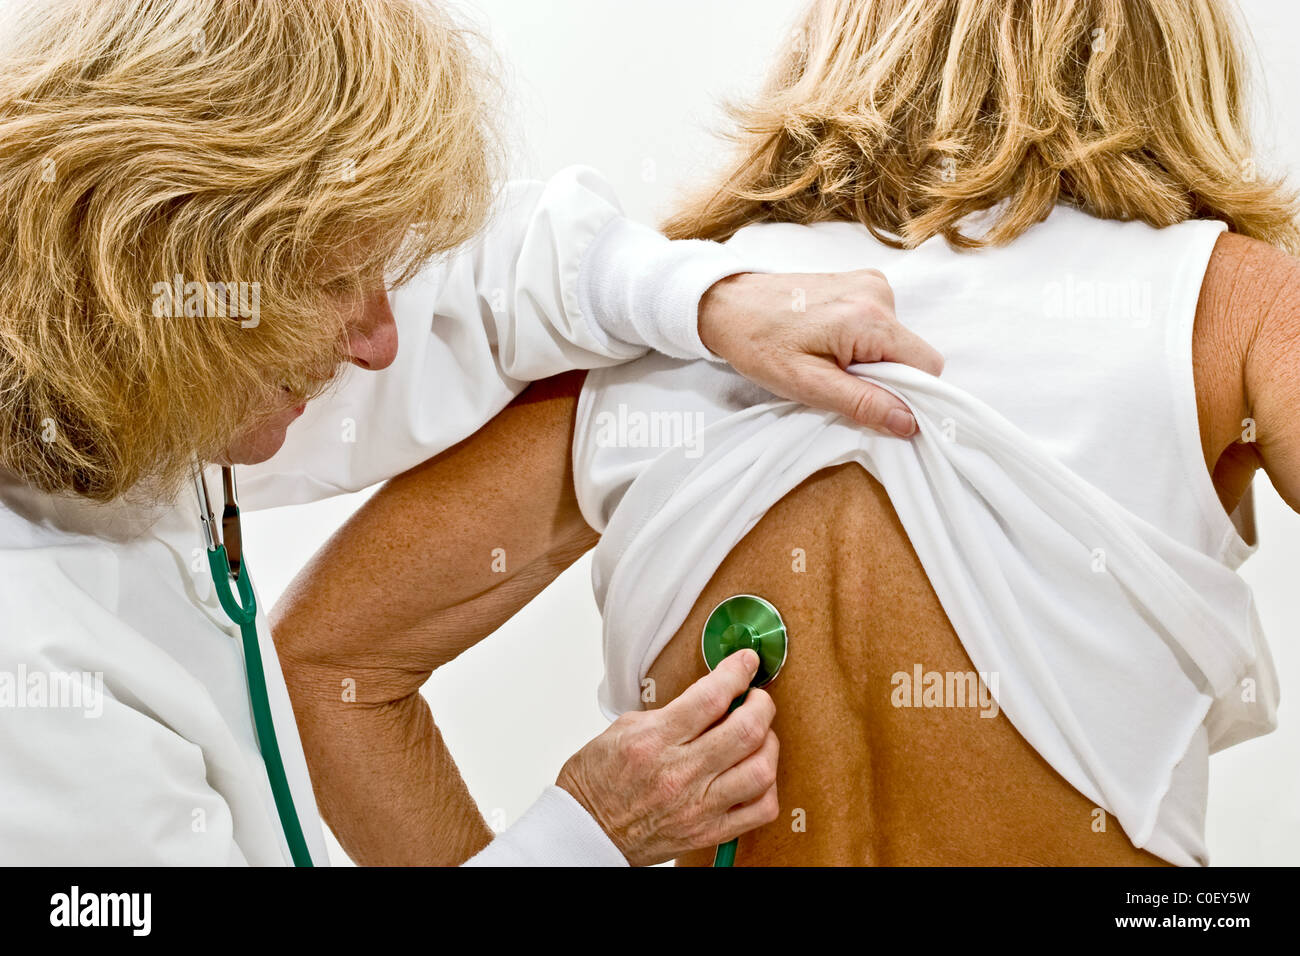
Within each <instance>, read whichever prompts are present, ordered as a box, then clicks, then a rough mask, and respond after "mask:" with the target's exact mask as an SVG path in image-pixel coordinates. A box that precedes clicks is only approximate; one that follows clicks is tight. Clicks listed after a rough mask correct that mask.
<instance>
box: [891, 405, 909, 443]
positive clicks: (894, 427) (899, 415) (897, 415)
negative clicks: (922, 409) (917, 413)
mask: <svg viewBox="0 0 1300 956" xmlns="http://www.w3.org/2000/svg"><path fill="white" fill-rule="evenodd" d="M885 427H886V428H888V429H889V430H890V431H891V432H893V433H894V434H895V435H897V436H898V437H899V438H911V437H912V435H913V434H914V433H915V432H916V419H915V418H913V417H912V415H911V413H909V412H905V411H903V410H902V409H901V408H896V409H894V410H893V411H892V412H890V413H889V414H888V415H886V416H885Z"/></svg>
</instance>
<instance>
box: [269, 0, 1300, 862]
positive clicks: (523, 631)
mask: <svg viewBox="0 0 1300 956" xmlns="http://www.w3.org/2000/svg"><path fill="white" fill-rule="evenodd" d="M460 3H461V5H462V6H463V7H465V8H467V9H468V10H469V11H470V15H471V17H472V18H473V19H474V21H475V22H477V23H478V24H479V25H480V26H482V27H483V28H484V29H485V30H486V31H487V32H488V33H489V35H490V36H491V38H492V41H493V43H494V45H495V47H496V48H497V50H499V51H500V52H501V53H502V54H503V58H504V60H505V61H506V62H507V63H508V64H509V66H510V69H511V77H510V85H511V87H512V89H513V91H514V107H513V108H514V116H515V126H516V128H517V129H518V130H519V137H521V139H520V148H519V149H517V150H516V152H515V154H514V155H513V157H512V162H513V174H514V175H516V176H527V177H531V178H544V177H547V176H549V175H551V174H552V173H554V172H556V171H557V170H559V169H561V168H562V167H564V166H567V165H571V164H574V163H583V164H586V165H590V166H594V167H595V168H596V169H598V170H600V171H601V172H602V173H603V174H604V175H605V176H606V177H608V179H609V180H610V181H611V182H612V183H613V184H614V186H615V187H616V189H617V191H618V194H619V196H620V197H621V199H622V201H623V204H624V207H625V208H626V210H627V212H628V214H629V215H630V216H632V217H633V218H636V219H639V220H641V221H643V222H650V223H654V222H657V221H658V219H659V217H660V216H661V215H662V214H663V213H665V212H666V211H667V210H668V209H669V207H670V205H671V201H672V198H673V196H674V194H675V192H676V191H677V190H679V189H681V188H682V187H684V186H686V185H687V184H689V183H690V182H692V181H693V180H694V179H697V178H698V177H699V176H700V175H702V174H703V173H704V172H705V171H707V170H708V169H710V168H713V167H714V166H715V165H716V164H717V163H718V162H719V160H720V158H721V156H722V153H721V152H720V148H719V146H718V141H717V140H716V139H715V138H714V137H713V136H712V135H711V131H712V130H714V129H716V128H717V127H718V126H719V124H720V122H721V117H720V113H719V112H718V110H717V104H718V102H719V100H720V99H721V98H722V97H726V96H736V95H740V94H743V93H744V92H745V91H747V90H750V89H752V88H754V87H755V86H756V84H757V83H758V81H759V80H760V79H761V77H762V76H763V74H764V72H765V70H766V66H767V64H768V62H769V60H770V58H771V54H772V52H773V51H774V50H775V49H776V48H777V46H778V45H779V44H780V43H781V41H782V40H783V39H784V37H785V36H787V35H788V32H789V30H790V29H791V27H792V24H793V22H794V19H795V17H796V15H797V14H798V12H799V10H800V9H801V8H802V3H801V2H799V0H655V2H654V3H630V2H610V0H460ZM1243 12H1244V14H1245V18H1246V22H1247V23H1248V25H1249V27H1250V29H1251V32H1252V33H1253V35H1254V40H1255V43H1256V46H1257V53H1256V54H1255V60H1256V67H1257V69H1256V76H1257V78H1259V79H1260V80H1261V81H1262V82H1261V83H1260V86H1261V90H1260V94H1261V95H1260V96H1259V104H1260V105H1259V117H1260V118H1259V120H1258V122H1257V132H1258V138H1259V147H1260V160H1261V163H1260V164H1261V166H1262V167H1268V166H1270V165H1271V166H1273V167H1277V168H1286V169H1290V170H1300V112H1297V111H1296V110H1295V108H1294V102H1295V97H1296V96H1297V95H1300V61H1298V60H1297V58H1296V57H1295V55H1294V45H1295V38H1296V36H1297V35H1298V34H1300V9H1298V8H1297V6H1296V5H1295V4H1293V3H1291V2H1289V0H1245V3H1244V4H1243ZM863 265H864V267H865V266H868V265H870V263H864V264H863ZM904 319H905V317H904ZM1255 488H1256V495H1257V500H1258V519H1259V528H1260V539H1261V548H1260V552H1259V553H1258V554H1257V555H1255V556H1254V557H1253V558H1251V559H1250V560H1249V561H1248V562H1247V563H1246V565H1245V567H1244V568H1243V574H1244V576H1245V578H1246V579H1247V580H1248V581H1249V582H1250V583H1251V585H1252V586H1253V587H1254V589H1255V594H1256V598H1257V601H1258V604H1259V610H1260V616H1261V618H1262V620H1263V623H1264V628H1265V632H1266V633H1267V634H1268V636H1269V638H1270V641H1271V646H1272V649H1273V654H1274V658H1275V660H1276V662H1277V665H1278V670H1279V674H1280V678H1281V683H1282V700H1283V705H1282V707H1281V711H1280V717H1279V720H1280V725H1281V726H1280V729H1279V730H1278V731H1277V732H1276V733H1274V734H1272V735H1270V736H1268V737H1264V738H1261V739H1257V740H1253V741H1249V742H1247V743H1245V744H1242V745H1240V746H1238V747H1235V748H1232V749H1231V750H1228V751H1225V752H1223V753H1220V754H1218V755H1216V756H1214V757H1212V758H1211V761H1210V768H1211V778H1210V808H1209V819H1208V840H1209V846H1210V858H1211V862H1212V863H1213V864H1216V865H1223V864H1297V863H1300V769H1298V768H1300V761H1297V756H1300V724H1298V723H1297V718H1296V716H1295V711H1294V708H1293V707H1292V706H1291V705H1290V700H1291V694H1292V693H1294V692H1295V690H1294V689H1295V688H1296V687H1297V686H1300V684H1298V682H1300V648H1297V644H1296V627H1295V621H1296V617H1297V613H1298V612H1300V517H1297V516H1296V515H1295V514H1293V513H1292V512H1291V511H1290V510H1289V509H1288V508H1286V506H1285V505H1284V504H1282V502H1281V500H1280V499H1279V498H1278V497H1277V495H1276V493H1275V492H1274V491H1273V489H1272V487H1271V486H1270V485H1269V483H1268V480H1267V478H1266V477H1265V476H1264V475H1263V474H1261V475H1260V476H1259V478H1258V479H1257V480H1256V483H1255ZM361 500H362V496H351V497H349V498H342V499H335V500H333V501H328V502H323V503H321V504H318V505H309V506H304V507H297V508H286V509H281V510H279V511H275V512H266V513H259V514H250V515H248V517H247V518H246V526H247V530H246V535H247V537H248V539H249V546H250V547H251V548H255V549H256V552H255V553H257V554H258V555H259V558H258V568H259V574H258V582H259V585H260V588H261V590H262V593H263V597H264V599H265V600H267V601H268V602H269V601H273V600H275V599H276V598H277V597H278V596H279V595H280V593H281V590H282V589H283V587H284V586H285V585H286V584H287V583H288V581H289V580H290V578H291V577H292V576H293V574H294V573H295V571H296V569H297V568H298V567H300V566H301V565H302V564H303V562H304V561H305V560H306V559H307V557H308V556H309V555H310V553H311V552H312V551H313V550H315V548H316V547H318V546H319V545H320V544H321V543H322V542H323V541H324V540H325V538H326V537H328V535H329V533H330V532H331V531H332V530H333V528H335V527H337V526H338V524H339V523H340V522H342V520H343V519H344V518H345V517H346V516H347V515H348V514H350V513H351V511H352V510H353V509H354V508H356V507H357V505H358V504H359V503H360V501H361ZM600 673H601V659H600V622H599V617H598V615H597V613H596V608H595V604H594V601H593V599H592V596H591V588H590V563H589V561H588V560H587V559H583V560H582V561H580V562H578V564H576V565H575V566H574V567H572V568H570V569H569V571H567V572H566V573H565V574H564V575H562V576H561V577H560V578H559V579H558V580H557V581H556V582H555V583H554V584H553V585H552V586H551V587H550V588H548V589H547V590H546V591H545V592H544V593H543V594H542V595H540V596H539V597H538V598H537V599H536V600H535V601H533V603H532V604H530V605H529V606H528V607H527V608H525V609H524V610H523V611H522V612H521V613H520V614H519V615H517V616H516V617H515V618H514V619H513V620H512V621H510V622H509V623H508V624H507V625H506V626H505V627H503V628H502V629H501V630H500V631H498V632H497V633H496V634H494V635H493V636H492V637H491V638H489V639H488V640H485V641H484V642H482V643H481V644H480V645H478V646H477V647H476V648H474V649H472V650H471V651H469V652H467V653H466V654H464V655H463V656H462V657H461V658H460V659H458V660H457V661H455V662H453V663H452V664H450V665H448V666H446V667H444V668H442V669H441V670H439V671H438V672H437V673H435V674H434V676H433V679H432V680H431V681H430V682H429V684H428V685H427V687H426V688H425V696H426V697H427V698H428V700H429V702H430V704H431V706H432V707H433V711H434V715H435V717H436V719H437V722H438V724H439V726H440V727H441V728H442V730H443V732H444V734H445V736H446V739H447V741H448V744H449V746H450V747H451V749H452V752H453V753H454V755H455V757H456V759H457V761H458V762H459V764H460V767H461V770H462V771H463V773H464V775H465V779H466V781H467V782H468V784H469V788H470V790H471V792H472V793H473V794H474V797H475V799H477V800H478V802H479V805H480V807H481V808H482V809H483V812H484V814H485V815H486V816H487V818H488V820H489V822H490V823H491V824H492V825H493V826H494V827H495V828H497V829H500V828H501V827H503V826H504V825H506V824H508V823H510V822H513V821H514V820H515V819H517V818H518V816H519V814H520V813H522V812H523V810H524V809H525V808H526V807H527V806H528V805H529V804H530V803H532V801H533V800H534V799H535V798H536V797H537V795H538V793H539V792H540V791H541V789H542V788H543V787H544V786H545V785H547V784H549V783H551V782H553V781H554V779H555V776H556V774H557V773H558V771H559V769H560V766H561V765H562V764H563V762H564V761H565V759H567V758H568V757H569V755H571V754H572V753H573V752H574V751H576V750H577V749H578V748H580V747H581V746H582V745H583V743H585V742H586V741H587V740H589V739H590V738H592V737H594V736H595V735H596V734H598V733H599V732H600V731H601V730H603V729H604V727H605V726H606V723H605V720H604V718H603V717H602V716H601V715H600V712H599V711H598V710H597V708H596V701H595V688H596V684H597V683H598V681H599V679H600ZM826 731H827V733H833V732H834V730H833V728H827V729H826ZM330 843H331V847H330V852H331V855H332V857H333V859H334V860H335V862H336V863H346V862H347V857H346V855H345V854H344V853H343V852H342V850H341V849H340V848H339V847H338V845H337V844H336V843H334V841H333V839H332V837H331V838H330Z"/></svg>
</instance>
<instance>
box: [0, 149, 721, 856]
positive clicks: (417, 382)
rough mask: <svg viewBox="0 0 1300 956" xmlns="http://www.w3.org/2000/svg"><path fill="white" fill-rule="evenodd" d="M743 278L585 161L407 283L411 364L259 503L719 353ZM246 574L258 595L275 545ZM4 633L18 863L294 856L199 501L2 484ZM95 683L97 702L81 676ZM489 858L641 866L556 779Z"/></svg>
mask: <svg viewBox="0 0 1300 956" xmlns="http://www.w3.org/2000/svg"><path fill="white" fill-rule="evenodd" d="M740 271H745V270H744V266H743V265H742V264H741V263H740V262H739V261H738V260H737V259H735V258H734V256H733V255H732V254H731V253H729V252H727V251H726V250H725V249H723V248H722V247H721V246H717V245H715V244H712V243H698V242H675V243H669V242H668V241H667V240H666V239H663V238H662V237H661V236H659V235H658V234H657V233H655V232H653V231H652V230H649V229H646V228H645V227H642V226H638V225H636V224H634V223H630V222H628V221H627V220H626V219H623V218H622V216H621V213H620V210H619V208H618V205H617V201H616V200H615V199H614V197H613V195H612V192H611V190H610V189H609V187H608V185H607V184H606V183H605V182H604V181H603V180H602V179H601V178H600V177H599V176H598V175H597V174H596V173H594V172H593V171H592V170H590V169H587V168H585V167H573V168H570V169H567V170H564V171H563V172H561V173H559V174H557V175H556V176H555V177H553V178H552V179H550V180H549V181H547V182H544V183H543V182H520V183H514V184H511V185H510V186H509V187H508V188H507V190H506V193H505V195H504V196H503V199H502V203H501V205H500V208H499V214H498V215H497V216H496V217H495V218H494V220H493V222H492V224H491V226H490V227H489V229H488V230H487V231H486V233H485V234H484V235H483V236H481V237H480V238H479V239H478V240H476V241H475V242H473V243H471V244H470V245H469V246H467V247H466V248H465V249H463V250H459V251H458V252H457V253H456V254H455V255H453V256H451V257H449V258H447V259H445V260H440V261H437V262H433V263H430V264H429V265H428V266H426V267H425V269H423V270H422V272H421V273H420V274H419V275H418V276H417V277H416V278H415V279H414V281H412V282H411V283H410V284H408V285H407V286H405V287H403V288H401V289H398V290H395V291H394V292H392V294H391V302H392V306H393V312H394V315H395V316H396V321H397V324H398V330H399V348H398V357H397V359H396V361H395V362H394V364H393V365H392V366H390V367H389V368H388V369H386V370H384V371H382V372H379V373H371V372H365V371H363V370H360V369H356V368H349V369H348V370H347V371H346V372H345V373H344V374H343V375H342V377H341V380H340V382H339V385H338V387H337V389H336V390H335V391H333V392H332V393H331V394H330V395H329V396H326V397H325V398H322V399H320V400H318V401H317V402H316V403H313V405H311V406H309V409H308V411H307V413H306V414H305V415H304V416H303V418H302V419H301V420H300V421H299V422H297V423H296V424H295V425H294V426H293V427H292V428H291V429H290V432H289V438H288V441H287V442H286V445H285V447H284V448H283V449H282V450H281V451H280V452H279V453H278V454H277V455H276V456H275V457H274V458H273V459H272V460H271V461H269V462H267V463H265V464H263V465H260V466H255V467H252V468H247V469H241V470H240V491H241V503H242V504H243V506H244V507H245V508H253V507H270V506H275V505H282V504H291V503H299V502H305V501H310V500H315V499H318V498H322V497H325V496H328V495H330V494H335V493H339V492H344V491H352V490H357V489H360V488H364V487H367V486H369V485H371V484H374V483H375V482H378V481H381V480H383V479H385V478H388V477H391V476H392V475H395V474H398V473H400V472H401V471H404V470H406V469H407V468H409V467H411V466H413V465H415V464H418V463H419V462H420V461H423V460H425V459H427V458H429V457H431V456H433V455H436V454H438V453H439V452H441V451H443V450H444V449H446V448H448V447H450V446H451V445H453V444H455V443H456V442H458V441H460V440H462V439H464V438H465V437H467V436H469V435H470V434H472V433H473V432H474V431H476V430H477V429H478V428H480V427H481V426H482V425H483V424H485V423H486V422H487V421H488V420H490V419H491V418H492V417H493V416H494V415H495V414H496V413H497V412H498V411H500V410H501V409H502V408H503V407H504V406H505V405H506V404H507V403H508V402H509V401H510V400H511V398H512V397H513V396H515V395H516V394H518V393H519V392H520V391H522V390H523V388H524V387H525V385H526V384H527V382H528V381H530V380H535V379H538V378H543V377H546V376H549V375H554V374H558V373H560V372H563V371H566V370H570V369H574V368H591V367H596V366H601V365H609V364H613V363H617V362H620V361H625V360H627V359H631V358H635V357H638V356H640V355H642V354H644V353H645V351H646V349H647V347H648V346H654V347H656V348H658V349H660V350H663V351H666V352H668V353H669V354H676V355H678V356H683V357H685V356H694V357H711V356H710V355H709V353H708V352H707V350H705V349H704V348H703V346H702V345H701V344H700V342H699V337H698V333H697V331H696V312H697V306H698V301H699V298H700V296H701V295H702V293H703V292H704V291H705V290H706V289H707V288H708V287H709V286H710V285H712V284H713V282H715V281H717V280H718V279H720V278H722V277H724V276H727V275H731V274H734V273H736V272H740ZM597 318H598V319H599V322H597V321H595V319H597ZM209 483H210V486H211V487H212V488H213V491H214V493H216V494H219V482H215V481H214V477H213V476H210V479H209ZM249 563H250V569H251V573H252V575H253V577H254V580H256V575H257V567H258V556H257V554H255V553H254V554H251V555H249ZM0 622H3V623H0V634H2V635H3V636H2V638H0V863H4V864H87V865H95V864H121V865H152V864H182V865H186V864H200V865H201V864H253V865H281V864H284V863H286V862H288V861H289V855H288V849H287V845H286V842H285V840H284V836H283V833H282V832H281V828H280V824H279V819H278V815H277V813H276V809H275V804H274V800H273V798H272V795H271V790H270V786H269V784H268V782H267V777H266V772H265V769H264V766H263V764H262V760H261V757H260V754H259V751H258V749H257V745H256V741H255V737H254V733H253V724H252V719H251V713H250V708H249V704H248V697H247V692H246V686H245V677H244V668H243V661H242V656H241V651H240V644H239V639H238V630H237V628H235V627H234V625H232V624H231V623H230V622H229V620H228V619H227V618H226V617H225V615H224V614H223V613H222V611H221V609H220V606H219V605H218V603H217V599H216V596H215V593H214V590H213V586H212V581H211V578H210V576H209V573H208V570H207V562H206V557H205V555H204V554H203V549H202V540H201V536H200V526H199V522H198V515H197V509H196V507H195V505H194V503H193V501H192V495H190V494H189V493H188V492H186V493H183V494H182V495H181V496H180V498H179V499H178V501H177V502H175V503H169V504H167V505H164V506H153V507H150V506H147V505H144V504H140V503H132V502H124V501H120V502H115V503H113V504H112V505H108V506H100V505H93V504H89V503H87V502H84V501H79V500H70V499H66V498H64V499H57V498H53V497H51V496H47V495H43V494H39V493H37V492H35V491H33V490H32V489H30V488H28V487H25V486H22V485H20V484H19V483H18V482H17V481H16V480H14V479H13V478H12V477H9V476H4V475H3V474H0ZM258 627H259V631H260V634H261V641H262V658H263V661H264V664H265V669H266V677H267V684H268V688H269V694H270V700H271V705H272V710H273V713H274V717H275V724H276V729H277V735H278V738H279V743H280V749H281V751H282V754H283V758H284V763H285V767H286V772H287V775H288V778H289V781H290V786H291V789H292V791H293V795H294V800H295V803H296V805H297V809H298V813H299V817H300V819H301V822H302V825H303V831H304V833H305V835H306V839H307V842H308V846H309V848H310V850H311V854H312V858H313V860H314V861H315V862H316V863H317V864H318V865H320V864H324V863H326V862H327V857H326V853H325V845H324V840H323V837H322V829H321V824H320V819H319V816H318V815H317V812H316V806H315V802H314V800H313V798H312V793H311V784H310V782H309V778H308V774H307V768H306V763H305V760H304V758H303V753H302V746H301V743H300V741H299V739H298V735H297V730H296V727H295V725H294V721H293V716H292V711H291V709H290V705H289V699H288V695H287V693H286V690H285V686H284V680H283V677H282V675H281V672H280V668H279V666H278V663H277V661H276V656H275V653H274V649H273V645H272V644H271V639H270V628H269V627H268V625H267V623H266V617H265V608H264V607H263V608H260V609H259V621H258ZM83 673H84V674H86V675H88V676H87V677H86V679H85V684H86V689H85V690H82V689H81V688H80V686H77V687H74V686H73V684H71V683H68V681H69V679H70V675H76V674H83ZM101 680H102V693H100V694H96V692H95V691H96V687H97V686H98V682H99V681H101ZM60 681H62V682H63V683H62V684H59V682H60ZM51 687H53V688H54V690H53V692H52V691H51ZM42 688H44V691H43V690H42ZM54 704H57V705H58V706H52V705H54ZM476 862H478V863H543V862H545V863H559V864H564V863H574V864H581V863H608V864H619V863H622V862H624V861H623V859H622V857H621V855H620V854H619V853H618V852H617V850H616V849H615V848H614V846H613V844H612V843H610V842H609V840H608V839H607V838H606V837H605V836H604V835H603V834H602V833H601V832H600V830H599V828H598V827H596V825H595V823H594V821H593V820H592V819H591V818H590V817H589V816H588V815H587V814H586V813H585V811H583V810H582V809H581V808H580V807H579V806H578V804H577V803H576V802H575V801H574V800H573V799H572V798H571V797H569V796H568V795H567V794H565V793H564V792H563V791H560V790H558V788H547V790H546V791H545V792H544V793H543V795H542V798H541V799H540V800H539V801H538V803H537V804H535V805H534V807H533V808H532V809H530V811H529V812H528V813H526V814H525V815H524V817H523V818H522V819H521V820H520V821H519V822H517V823H516V824H515V825H514V826H513V827H511V828H510V829H509V830H507V831H506V833H505V834H503V835H502V836H500V837H498V838H497V840H496V841H494V843H493V844H492V846H491V847H489V848H488V850H486V851H485V852H484V853H483V854H481V855H480V856H479V857H477V858H476Z"/></svg>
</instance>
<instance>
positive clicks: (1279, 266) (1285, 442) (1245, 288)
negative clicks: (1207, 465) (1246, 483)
mask: <svg viewBox="0 0 1300 956" xmlns="http://www.w3.org/2000/svg"><path fill="white" fill-rule="evenodd" d="M1193 359H1194V363H1195V371H1196V392H1197V406H1198V412H1199V414H1200V416H1201V434H1202V439H1203V440H1207V436H1208V439H1209V440H1208V443H1207V444H1206V452H1207V459H1208V460H1209V461H1210V462H1211V463H1213V462H1214V461H1215V460H1216V458H1217V454H1218V453H1224V454H1233V455H1235V456H1236V457H1238V458H1240V457H1242V456H1243V455H1245V454H1246V452H1245V451H1242V449H1243V448H1244V449H1246V451H1248V452H1249V453H1250V454H1249V456H1248V457H1249V458H1250V459H1251V461H1250V462H1248V464H1252V465H1258V464H1262V465H1263V466H1264V467H1265V469H1266V470H1267V471H1268V472H1269V476H1270V478H1271V479H1272V480H1273V484H1274V485H1275V486H1278V488H1279V490H1280V491H1282V493H1283V497H1284V498H1286V499H1287V500H1288V501H1289V502H1292V503H1293V506H1294V503H1295V502H1296V501H1297V500H1300V499H1298V496H1300V486H1298V485H1297V481H1296V475H1297V472H1296V469H1295V463H1296V461H1297V460H1298V459H1300V433H1297V430H1296V429H1295V428H1294V425H1293V423H1292V420H1293V412H1292V409H1293V407H1294V399H1295V398H1296V396H1297V395H1300V259H1297V258H1296V257H1295V256H1292V255H1288V254H1287V253H1286V252H1284V251H1282V250H1280V249H1277V248H1275V247H1274V246H1271V245H1269V244H1268V243H1266V242H1261V241H1260V240H1258V239H1251V238H1249V237H1247V236H1241V235H1237V234H1235V233H1226V234H1224V235H1222V236H1220V237H1219V241H1218V243H1217V244H1216V245H1215V248H1214V253H1213V255H1212V256H1211V257H1210V263H1209V265H1208V267H1207V268H1206V272H1205V278H1204V280H1203V282H1202V285H1201V296H1200V300H1199V303H1198V305H1197V310H1196V326H1195V334H1194V336H1193ZM1243 427H1248V429H1249V431H1248V433H1249V436H1250V437H1247V438H1243V437H1242V435H1243V434H1246V433H1245V432H1243ZM1243 442H1245V443H1246V444H1245V445H1243V444H1242V443H1243ZM1252 470H1253V469H1252ZM1243 480H1244V476H1243Z"/></svg>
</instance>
